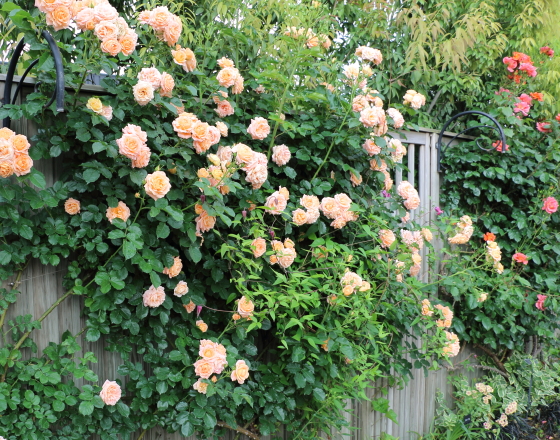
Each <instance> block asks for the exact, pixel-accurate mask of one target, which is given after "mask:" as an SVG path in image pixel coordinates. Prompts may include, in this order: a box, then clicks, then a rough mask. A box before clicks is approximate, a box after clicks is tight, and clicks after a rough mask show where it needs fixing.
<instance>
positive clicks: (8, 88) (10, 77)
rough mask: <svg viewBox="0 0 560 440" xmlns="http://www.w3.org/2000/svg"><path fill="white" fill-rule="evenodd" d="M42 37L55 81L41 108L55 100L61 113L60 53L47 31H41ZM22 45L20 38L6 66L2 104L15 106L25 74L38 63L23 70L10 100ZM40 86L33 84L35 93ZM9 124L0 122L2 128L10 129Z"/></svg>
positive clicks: (62, 70)
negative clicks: (46, 100)
mask: <svg viewBox="0 0 560 440" xmlns="http://www.w3.org/2000/svg"><path fill="white" fill-rule="evenodd" d="M42 35H43V37H44V38H45V40H47V42H48V43H49V48H50V50H51V53H52V56H53V58H54V67H55V70H56V81H55V89H54V92H53V94H52V96H51V99H50V100H49V101H48V102H47V103H46V104H45V105H44V106H43V108H47V107H48V106H50V105H51V104H52V103H53V102H54V100H55V99H56V111H57V112H63V111H64V68H63V65H62V57H61V55H60V51H59V50H58V46H57V45H56V42H55V41H54V38H53V37H52V35H51V34H50V33H48V32H47V31H43V32H42ZM24 45H25V41H24V39H23V38H22V39H21V40H20V42H19V43H18V45H17V46H16V49H15V51H14V54H13V55H12V59H11V60H10V65H9V66H8V73H7V75H6V84H5V87H4V99H3V101H2V102H3V104H15V103H16V99H17V97H18V95H19V92H20V90H21V88H22V86H23V81H24V80H25V78H26V77H27V74H28V73H29V72H30V71H31V69H32V68H33V67H35V65H36V64H37V63H38V62H39V60H38V59H37V60H35V61H33V62H32V63H31V64H30V65H29V67H28V68H27V69H26V70H25V72H24V73H23V75H22V77H21V79H20V80H19V84H18V86H17V88H16V92H15V94H14V97H13V98H11V96H12V86H13V82H14V73H15V71H16V66H17V63H18V61H19V58H20V56H21V53H22V52H23V47H24ZM40 84H41V81H39V82H37V83H36V84H35V91H37V88H38V87H39V85H40ZM11 122H12V120H11V118H4V120H3V121H2V126H3V127H6V128H10V125H11Z"/></svg>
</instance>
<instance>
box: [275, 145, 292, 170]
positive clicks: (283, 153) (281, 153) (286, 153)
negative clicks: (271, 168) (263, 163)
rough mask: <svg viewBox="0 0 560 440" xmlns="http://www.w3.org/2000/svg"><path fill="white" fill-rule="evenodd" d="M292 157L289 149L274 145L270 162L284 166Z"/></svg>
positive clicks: (284, 146)
mask: <svg viewBox="0 0 560 440" xmlns="http://www.w3.org/2000/svg"><path fill="white" fill-rule="evenodd" d="M291 157H292V153H290V149H289V148H288V147H287V146H286V145H276V146H275V147H273V148H272V161H273V162H274V163H275V164H276V165H278V166H283V165H286V164H287V163H288V162H289V161H290V159H291Z"/></svg>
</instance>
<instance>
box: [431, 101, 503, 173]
mask: <svg viewBox="0 0 560 440" xmlns="http://www.w3.org/2000/svg"><path fill="white" fill-rule="evenodd" d="M466 115H481V116H484V117H486V118H488V119H490V120H491V121H492V122H493V123H494V125H486V124H481V125H474V126H472V127H468V128H466V129H464V130H463V131H461V132H460V133H457V134H456V135H455V136H453V138H452V139H451V140H450V141H449V142H447V144H446V145H445V146H444V145H442V140H443V134H444V133H445V130H446V129H447V127H449V126H450V125H451V123H452V122H453V121H455V120H456V119H459V118H460V117H462V116H466ZM475 128H491V129H492V130H495V131H497V132H498V134H499V136H500V141H501V146H500V145H498V146H497V147H492V148H484V147H483V146H482V145H481V144H480V141H481V139H476V145H478V148H480V149H481V150H484V151H491V150H495V149H497V148H501V150H502V153H505V152H506V135H505V134H504V129H503V128H502V126H501V125H500V123H499V122H498V121H497V120H496V119H495V118H494V117H492V116H490V115H489V114H488V113H484V112H481V111H478V110H469V111H466V112H461V113H458V114H456V115H455V116H453V117H452V118H451V119H450V120H449V121H447V122H446V123H445V124H444V125H443V128H442V129H441V131H440V133H439V137H438V141H437V145H436V148H437V152H438V155H437V161H438V173H441V168H442V165H441V159H442V157H443V154H444V153H445V150H446V149H447V148H448V147H449V145H450V144H451V142H453V141H454V140H455V139H457V138H458V137H459V136H461V135H462V134H464V133H466V132H467V131H470V130H474V129H475Z"/></svg>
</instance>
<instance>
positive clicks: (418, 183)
mask: <svg viewBox="0 0 560 440" xmlns="http://www.w3.org/2000/svg"><path fill="white" fill-rule="evenodd" d="M4 81H5V75H0V96H3V93H4ZM16 81H19V78H18V77H16ZM33 82H34V81H33V80H32V79H26V81H25V83H26V87H24V88H23V90H22V91H23V93H22V94H23V98H24V97H25V95H26V94H28V93H30V92H31V91H32V84H33ZM14 88H15V87H14ZM84 92H85V93H88V92H89V93H94V94H97V95H99V94H102V93H103V89H101V88H100V87H98V86H85V87H84ZM21 99H22V98H21V97H20V98H18V101H20V102H21ZM12 129H13V130H14V131H16V132H17V133H20V134H25V135H26V136H28V137H29V138H31V137H32V136H33V135H35V134H36V133H37V127H36V126H35V125H34V124H33V123H31V122H29V121H27V120H24V119H21V120H19V121H13V122H12ZM403 134H404V136H405V137H402V138H401V139H402V142H403V143H405V144H406V145H407V148H408V154H407V156H405V159H404V160H405V162H406V166H407V168H408V175H406V176H403V175H402V173H400V172H397V173H396V176H395V184H396V185H398V183H399V182H400V181H401V180H403V179H405V180H408V181H409V182H411V183H413V184H414V186H415V187H416V188H418V192H419V195H420V200H421V205H420V207H419V208H418V209H417V210H415V211H413V213H412V216H411V217H412V220H415V221H417V222H418V223H420V224H421V225H429V224H430V222H432V221H433V220H434V219H435V215H436V214H435V212H434V209H433V208H434V207H435V206H438V205H439V195H440V178H439V175H438V173H437V163H436V161H437V151H436V141H437V135H438V133H437V132H436V131H435V130H429V129H422V130H421V131H419V132H404V133H403ZM447 139H449V138H447ZM463 139H465V138H463ZM61 165H62V162H61V160H60V158H56V159H43V160H39V161H36V162H35V164H34V167H35V168H36V169H38V170H39V171H41V172H42V173H43V174H45V177H46V181H47V186H51V185H53V183H54V182H55V180H56V176H57V175H58V174H59V171H60V170H61ZM441 246H442V244H441V243H438V242H435V243H434V248H435V250H436V252H438V251H439V250H440V249H441ZM426 252H427V249H426V248H424V249H423V250H422V254H421V255H422V259H423V263H422V270H421V273H420V275H419V278H420V279H421V280H424V281H428V278H429V271H428V266H427V254H426ZM64 273H65V266H64V264H61V265H59V266H57V267H52V266H45V265H42V264H41V263H40V262H39V261H38V260H33V261H32V262H31V263H30V264H29V265H28V267H27V268H26V270H25V272H24V273H23V275H22V277H21V282H20V284H19V286H18V287H17V288H18V290H20V291H21V294H20V296H19V298H18V301H17V303H16V304H14V305H12V306H11V307H10V308H9V310H8V314H7V317H6V322H8V321H9V320H10V319H13V318H14V317H15V316H17V315H25V314H29V313H31V314H32V315H33V317H34V319H37V318H38V317H40V316H41V315H42V314H43V313H44V312H45V311H46V310H47V309H48V308H49V307H50V306H51V305H52V304H53V303H54V302H55V301H56V300H57V299H58V298H59V297H60V296H61V295H62V292H64V290H63V287H62V280H63V276H64ZM11 281H13V280H8V281H7V282H5V283H4V284H3V285H2V286H1V287H6V286H7V284H8V283H10V282H11ZM82 308H83V300H82V298H81V297H78V296H70V297H69V298H68V299H67V300H66V301H65V302H64V303H63V304H62V305H61V306H59V307H58V308H57V309H56V310H55V311H54V312H53V313H51V314H50V315H49V316H48V317H47V318H46V319H45V320H44V321H43V323H42V329H41V331H36V332H35V333H34V334H33V335H32V337H33V339H34V341H35V342H36V344H37V346H38V350H39V353H41V352H42V350H43V349H44V348H45V347H46V346H47V345H48V344H49V342H50V341H54V342H57V343H58V342H60V339H61V336H62V334H63V333H64V332H65V331H66V330H69V331H70V332H71V333H72V334H74V335H75V334H78V333H79V332H80V331H81V330H82V329H83V328H84V327H85V319H84V317H83V316H82V313H81V311H82ZM78 343H79V344H80V345H81V347H82V349H83V351H84V352H86V351H91V352H93V353H94V354H95V356H96V357H97V359H98V363H97V364H93V365H92V366H91V368H92V369H93V370H94V372H95V373H96V374H97V375H98V376H99V383H100V384H101V383H103V382H104V381H105V380H106V379H109V380H114V379H116V378H118V379H120V380H121V381H123V382H125V381H126V378H124V377H120V376H119V375H118V374H117V368H118V366H119V365H121V364H122V360H121V358H120V356H119V355H118V354H117V353H111V352H108V351H106V350H105V346H104V342H103V338H101V339H100V340H99V341H97V342H95V343H91V342H87V341H86V340H85V338H81V340H78ZM1 346H2V341H0V347H1ZM470 353H471V351H470V350H468V349H466V350H463V351H462V352H461V353H460V354H459V356H458V357H456V358H454V362H455V363H457V362H459V361H461V360H463V359H465V358H466V357H467V356H469V355H470ZM131 360H132V361H133V362H141V358H140V357H138V358H136V359H135V358H134V355H133V358H132V359H131ZM475 374H476V373H474V374H472V373H471V376H472V377H475ZM447 377H448V371H447V370H446V369H441V370H439V371H436V372H430V373H429V375H428V376H427V377H425V376H424V373H423V371H421V370H416V371H414V378H413V380H411V381H410V382H409V383H408V384H407V385H406V386H405V387H404V388H403V389H400V390H399V389H395V388H389V393H388V396H387V398H388V399H389V401H390V407H391V408H392V409H393V410H394V411H395V412H396V413H397V416H398V420H399V423H398V424H395V423H394V422H392V421H391V420H389V419H387V418H386V417H384V416H383V415H382V414H380V413H378V412H375V411H373V410H372V408H371V404H370V403H369V402H354V401H352V402H348V403H347V408H348V410H349V412H348V422H349V424H350V426H352V427H353V428H352V429H347V430H344V431H343V432H336V433H334V432H333V433H331V434H330V435H331V438H333V439H336V440H338V439H340V440H342V439H348V440H370V439H377V438H380V436H381V434H382V433H383V432H385V433H387V434H390V435H392V436H394V437H398V438H399V439H400V440H409V439H410V440H415V439H417V438H418V436H417V435H416V434H415V433H425V432H427V431H429V430H430V425H431V423H432V421H433V417H434V414H435V406H436V402H435V397H436V391H437V390H441V391H442V392H443V393H444V394H445V395H446V397H447V399H448V400H451V389H450V387H449V385H448V384H447ZM383 385H384V384H383V382H382V381H381V383H376V384H375V389H379V387H380V386H383ZM373 392H374V388H372V389H371V390H370V397H373ZM234 434H235V433H228V434H227V435H226V436H225V437H224V440H230V439H233V437H234ZM279 437H281V438H283V439H288V438H289V435H288V433H280V434H279ZM137 438H138V434H136V436H133V438H132V439H131V440H136V439H137ZM184 438H185V437H183V436H181V435H180V434H179V433H176V434H168V433H166V432H164V431H163V430H161V429H154V430H152V431H149V432H148V433H147V434H146V435H145V436H144V437H143V440H179V439H184ZM243 438H244V437H243ZM271 438H277V437H276V436H263V437H262V440H270V439H271ZM325 438H326V436H325ZM126 440H128V439H126ZM188 440H198V439H197V438H196V437H194V436H192V437H189V438H188Z"/></svg>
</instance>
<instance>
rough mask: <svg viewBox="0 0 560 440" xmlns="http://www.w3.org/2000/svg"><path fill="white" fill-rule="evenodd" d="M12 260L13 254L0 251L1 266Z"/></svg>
mask: <svg viewBox="0 0 560 440" xmlns="http://www.w3.org/2000/svg"><path fill="white" fill-rule="evenodd" d="M10 261H12V254H9V253H8V252H6V251H0V266H6V265H7V264H8V263H9V262H10Z"/></svg>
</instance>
